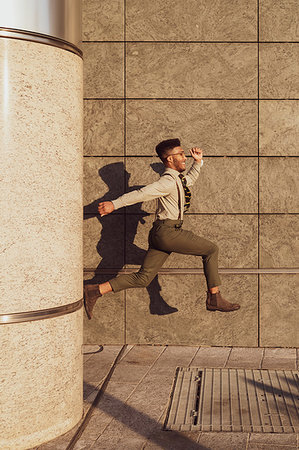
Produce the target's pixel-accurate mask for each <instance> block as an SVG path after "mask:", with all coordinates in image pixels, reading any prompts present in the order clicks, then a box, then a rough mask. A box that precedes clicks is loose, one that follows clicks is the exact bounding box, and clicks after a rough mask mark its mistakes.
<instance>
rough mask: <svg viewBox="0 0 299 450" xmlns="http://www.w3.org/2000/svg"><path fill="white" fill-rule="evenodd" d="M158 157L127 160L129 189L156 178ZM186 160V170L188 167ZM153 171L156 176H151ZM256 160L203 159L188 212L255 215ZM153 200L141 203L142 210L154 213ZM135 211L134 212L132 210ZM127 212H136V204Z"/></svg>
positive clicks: (189, 165) (159, 171)
mask: <svg viewBox="0 0 299 450" xmlns="http://www.w3.org/2000/svg"><path fill="white" fill-rule="evenodd" d="M158 161H159V159H158V158H149V157H144V158H138V157H135V158H134V157H130V158H127V161H126V167H127V171H128V172H129V174H131V176H130V186H138V185H139V186H141V182H140V181H141V180H142V185H146V184H149V183H153V182H154V181H156V180H157V179H159V175H158V173H163V170H164V169H163V164H162V163H159V162H158ZM192 161H193V160H192V158H191V157H190V158H188V161H187V164H186V165H187V170H188V168H189V167H191V165H192ZM155 172H157V173H155ZM257 173H258V172H257V158H254V157H252V158H242V157H240V158H217V157H215V158H212V157H209V158H204V164H203V166H202V168H201V172H200V174H199V177H198V179H197V181H196V184H195V185H194V186H192V187H191V192H192V200H191V206H190V213H256V212H257ZM155 204H156V202H155V200H153V201H150V202H145V203H143V204H142V210H143V211H146V212H151V213H154V212H155ZM136 208H138V209H136ZM129 212H131V213H140V204H139V205H138V206H137V207H135V206H130V209H129Z"/></svg>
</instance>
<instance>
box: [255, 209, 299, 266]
mask: <svg viewBox="0 0 299 450" xmlns="http://www.w3.org/2000/svg"><path fill="white" fill-rule="evenodd" d="M298 236H299V215H268V214H267V215H261V216H260V262H261V267H268V268H270V267H277V268H283V267H285V268H291V267H294V268H296V267H299V239H298Z"/></svg>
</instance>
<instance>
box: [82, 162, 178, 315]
mask: <svg viewBox="0 0 299 450" xmlns="http://www.w3.org/2000/svg"><path fill="white" fill-rule="evenodd" d="M151 167H152V169H153V170H154V171H155V172H157V173H160V174H161V173H162V172H163V165H162V164H160V163H154V164H151ZM99 176H100V177H101V178H102V180H103V181H104V183H105V184H106V185H107V187H108V191H107V192H106V193H105V194H104V195H103V196H102V197H100V198H98V199H97V200H94V201H93V202H91V203H90V204H89V205H86V206H85V207H84V220H88V219H90V218H92V217H96V218H97V219H98V221H99V222H100V224H101V226H102V231H101V236H100V240H99V241H98V243H97V251H98V254H99V255H100V256H101V258H102V259H101V262H100V264H99V265H98V266H97V268H96V269H95V275H94V277H93V278H91V279H89V280H86V281H84V284H98V283H103V282H105V281H107V279H111V278H112V277H114V276H116V274H117V271H118V270H119V269H120V268H123V267H124V266H125V265H126V264H129V265H133V266H138V265H141V264H142V261H143V259H144V256H145V254H146V250H144V249H143V248H140V247H138V246H137V245H135V244H134V239H135V236H136V232H137V228H138V225H139V223H141V224H142V225H144V224H145V220H144V217H146V216H149V215H150V214H149V213H147V212H146V211H144V210H143V209H142V203H136V204H135V205H132V206H129V207H127V210H126V211H124V209H120V210H117V211H115V212H113V213H112V214H109V215H107V216H103V217H101V216H100V214H99V213H98V204H99V203H100V202H105V201H110V200H113V199H115V198H117V197H119V196H120V195H122V194H123V192H130V191H133V190H135V189H140V188H141V187H142V186H137V185H136V186H129V179H130V174H129V173H128V172H127V171H126V170H125V167H124V164H123V163H122V162H117V163H112V164H107V165H106V166H104V167H103V168H101V169H99ZM122 180H124V183H122ZM146 289H147V292H148V294H149V298H150V304H149V310H150V313H151V314H157V315H166V314H171V313H173V312H176V311H177V308H173V307H171V306H169V305H168V304H167V303H166V302H165V300H164V299H163V298H162V296H161V286H160V283H159V281H158V276H156V277H155V278H154V279H153V281H152V282H151V283H150V284H149V285H148V286H147V288H146Z"/></svg>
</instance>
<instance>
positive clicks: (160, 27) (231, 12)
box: [127, 0, 257, 41]
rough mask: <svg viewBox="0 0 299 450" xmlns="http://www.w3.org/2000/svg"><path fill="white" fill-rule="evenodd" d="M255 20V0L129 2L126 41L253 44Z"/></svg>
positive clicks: (158, 0)
mask: <svg viewBox="0 0 299 450" xmlns="http://www.w3.org/2000/svg"><path fill="white" fill-rule="evenodd" d="M256 17H257V6H256V2H255V1H254V0H249V1H248V0H239V1H238V2H235V1H231V0H216V1H213V2H208V1H206V0H186V1H184V2H182V1H181V0H176V1H172V0H152V1H150V2H149V1H147V0H129V1H127V39H128V40H146V41H147V40H150V41H152V40H158V41H164V40H167V41H185V40H186V41H187V40H190V41H196V40H205V41H213V40H216V41H224V40H227V41H238V40H239V41H246V40H248V41H251V40H256V36H257V19H256Z"/></svg>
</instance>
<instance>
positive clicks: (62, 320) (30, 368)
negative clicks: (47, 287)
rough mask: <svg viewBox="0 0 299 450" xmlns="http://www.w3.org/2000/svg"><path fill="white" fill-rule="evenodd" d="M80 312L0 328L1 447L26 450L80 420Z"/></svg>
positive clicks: (81, 374)
mask: <svg viewBox="0 0 299 450" xmlns="http://www.w3.org/2000/svg"><path fill="white" fill-rule="evenodd" d="M82 312H83V311H82V309H80V310H79V311H76V312H74V313H72V314H68V315H65V316H61V317H56V318H53V319H46V320H38V321H35V322H26V323H18V324H7V325H1V326H0V341H1V346H2V349H3V351H2V352H1V354H0V366H1V386H0V388H1V402H0V415H1V423H0V448H1V449H9V450H15V449H20V450H21V449H28V448H32V447H33V446H36V445H39V444H42V443H43V442H45V441H49V440H51V439H54V438H55V437H56V436H59V435H60V434H63V433H65V432H66V431H68V430H70V429H71V428H73V427H74V426H75V425H76V424H77V423H78V421H79V420H80V419H81V416H82V412H83V411H82V403H83V388H82V378H83V373H82V372H83V367H82V366H83V364H82V352H81V346H82Z"/></svg>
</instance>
